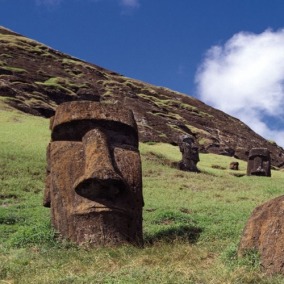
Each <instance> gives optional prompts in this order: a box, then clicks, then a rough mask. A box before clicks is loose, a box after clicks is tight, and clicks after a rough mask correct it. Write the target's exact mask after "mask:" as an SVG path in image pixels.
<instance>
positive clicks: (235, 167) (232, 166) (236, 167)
mask: <svg viewBox="0 0 284 284" xmlns="http://www.w3.org/2000/svg"><path fill="white" fill-rule="evenodd" d="M229 168H230V170H234V171H238V170H239V162H231V163H230V166H229Z"/></svg>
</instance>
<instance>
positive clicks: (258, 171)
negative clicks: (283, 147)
mask: <svg viewBox="0 0 284 284" xmlns="http://www.w3.org/2000/svg"><path fill="white" fill-rule="evenodd" d="M270 165H271V161H270V153H269V151H268V149H266V148H252V149H251V150H250V152H249V157H248V165H247V175H248V176H251V175H255V176H267V177H270V176H271V169H270Z"/></svg>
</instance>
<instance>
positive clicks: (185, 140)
mask: <svg viewBox="0 0 284 284" xmlns="http://www.w3.org/2000/svg"><path fill="white" fill-rule="evenodd" d="M193 142H194V140H193V138H192V137H191V136H187V135H185V136H183V137H181V139H180V141H179V149H180V151H181V153H182V160H181V161H180V162H179V169H180V170H183V171H190V172H199V169H198V168H197V166H196V164H197V163H198V162H199V153H198V147H197V146H195V145H194V143H193Z"/></svg>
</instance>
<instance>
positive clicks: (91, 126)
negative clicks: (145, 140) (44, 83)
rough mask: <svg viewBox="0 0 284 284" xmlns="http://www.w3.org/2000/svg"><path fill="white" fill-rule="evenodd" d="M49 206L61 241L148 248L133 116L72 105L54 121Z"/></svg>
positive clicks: (66, 105) (49, 152) (90, 104)
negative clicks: (143, 227) (143, 226)
mask: <svg viewBox="0 0 284 284" xmlns="http://www.w3.org/2000/svg"><path fill="white" fill-rule="evenodd" d="M50 128H51V131H52V133H51V142H50V144H49V146H48V148H47V164H48V166H47V179H46V189H45V197H44V206H46V207H51V218H52V224H53V226H54V228H55V230H56V231H57V232H58V233H59V235H60V236H61V238H64V239H67V240H70V241H72V242H75V243H77V244H89V245H91V246H97V245H115V244H122V243H132V244H136V245H142V244H143V236H142V207H143V196H142V174H141V161H140V154H139V151H138V132H137V126H136V123H135V120H134V117H133V114H132V112H131V111H129V110H126V109H122V108H118V107H116V106H110V105H102V104H100V103H97V102H89V101H80V102H68V103H63V104H61V105H60V106H58V108H57V110H56V113H55V116H54V118H53V119H51V125H50Z"/></svg>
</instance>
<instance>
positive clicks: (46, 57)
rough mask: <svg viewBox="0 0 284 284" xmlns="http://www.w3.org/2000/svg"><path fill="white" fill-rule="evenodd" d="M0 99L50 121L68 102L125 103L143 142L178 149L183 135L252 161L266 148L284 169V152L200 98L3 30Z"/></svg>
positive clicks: (204, 147)
mask: <svg viewBox="0 0 284 284" xmlns="http://www.w3.org/2000/svg"><path fill="white" fill-rule="evenodd" d="M138 68H139V66H138ZM0 97H3V98H2V99H1V101H2V102H5V103H7V104H9V105H10V106H12V107H15V108H17V109H18V110H21V111H24V112H26V113H30V114H33V115H40V116H44V117H51V116H52V115H54V112H55V109H56V107H57V106H58V105H60V104H61V103H63V102H67V101H75V100H88V101H101V102H106V103H111V104H114V103H117V102H119V103H121V104H122V105H123V107H126V108H128V109H131V110H132V111H133V114H134V117H135V120H136V122H137V126H138V131H139V139H140V141H142V142H147V141H151V142H165V143H171V144H174V145H177V144H178V137H179V136H180V135H192V136H193V137H194V139H195V142H196V144H197V146H198V148H199V152H200V153H214V154H221V155H227V156H234V157H235V158H238V159H242V160H246V161H247V159H248V154H249V150H250V149H251V148H253V147H262V148H263V147H265V148H267V149H268V150H269V151H270V152H271V162H272V165H273V166H276V167H284V150H283V148H281V147H279V146H277V145H276V144H275V143H274V142H270V141H267V140H265V139H264V138H263V137H261V136H259V135H258V134H256V133H255V132H254V131H252V130H251V129H250V128H249V127H247V126H246V125H245V124H244V123H242V122H241V121H240V120H238V119H236V118H234V117H232V116H230V115H227V114H226V113H224V112H222V111H220V110H217V109H214V108H212V107H210V106H208V105H206V104H204V103H203V102H201V101H200V100H198V99H196V98H194V97H191V96H188V95H185V94H181V93H179V92H176V91H173V90H169V89H167V88H164V87H158V86H154V85H151V84H147V83H145V82H142V81H139V80H135V79H131V78H127V77H125V76H122V75H120V74H118V73H115V72H112V71H110V70H107V69H104V68H102V67H100V66H97V65H94V64H91V63H88V62H85V61H82V60H79V59H78V58H74V57H72V56H69V55H67V54H64V53H61V52H59V51H56V50H54V49H52V48H50V47H48V46H45V45H43V44H41V43H39V42H37V41H34V40H31V39H29V38H27V37H24V36H22V35H19V34H16V33H14V32H12V31H10V30H8V29H5V28H3V27H0Z"/></svg>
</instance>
